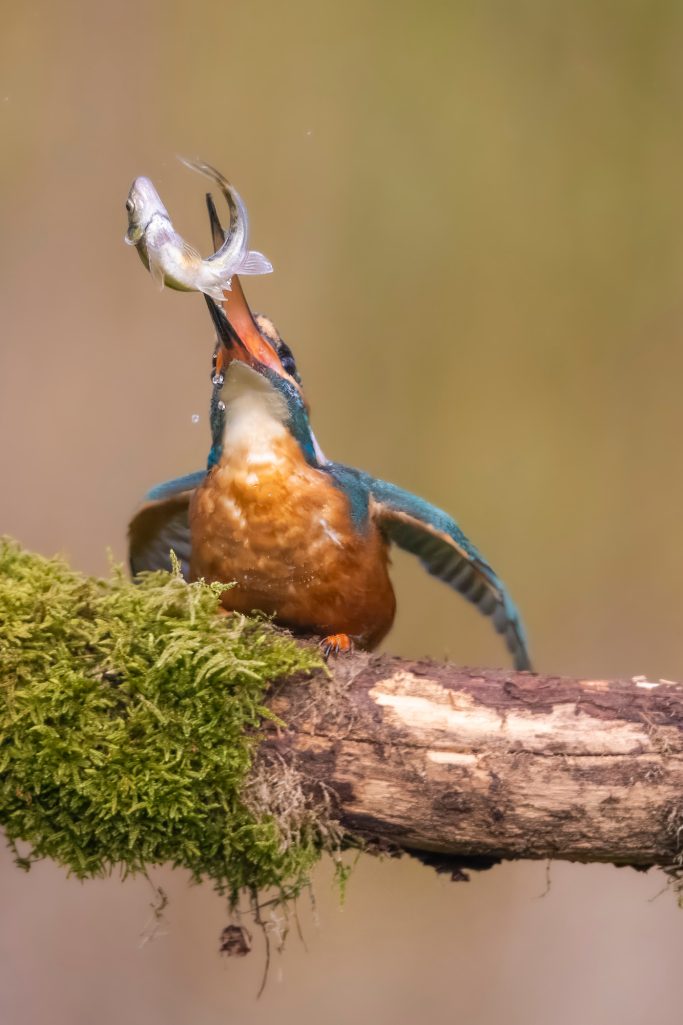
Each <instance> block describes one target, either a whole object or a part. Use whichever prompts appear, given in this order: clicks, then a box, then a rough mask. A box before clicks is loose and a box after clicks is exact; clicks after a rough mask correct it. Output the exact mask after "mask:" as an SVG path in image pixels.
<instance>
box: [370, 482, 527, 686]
mask: <svg viewBox="0 0 683 1025" xmlns="http://www.w3.org/2000/svg"><path fill="white" fill-rule="evenodd" d="M363 478H364V479H365V482H366V484H367V485H368V487H369V490H370V493H371V495H372V498H373V503H372V505H371V515H372V516H373V517H374V518H375V520H376V521H377V522H378V524H379V526H380V528H381V529H382V530H383V531H384V533H385V535H386V537H387V538H388V539H389V540H390V541H393V542H394V544H397V545H398V546H399V548H403V549H405V551H407V552H411V553H412V554H413V555H416V556H417V557H418V559H419V560H420V562H421V563H422V565H423V566H424V568H425V569H426V570H427V572H428V573H430V574H431V575H432V576H435V577H437V579H439V580H442V581H443V582H444V583H445V584H448V586H449V587H452V588H453V589H454V590H456V591H458V592H459V593H460V594H462V595H463V597H464V598H466V599H467V600H468V601H470V602H472V603H473V604H474V605H476V607H477V608H478V609H479V611H480V612H482V613H483V615H485V616H491V617H492V621H493V625H494V627H495V628H496V630H497V631H498V633H500V634H502V635H503V637H504V638H505V642H506V644H507V646H508V648H509V650H510V652H511V653H512V655H513V657H514V660H515V666H516V668H517V669H530V668H531V662H530V660H529V653H528V650H527V641H526V636H525V633H524V627H523V626H522V621H521V619H520V615H519V612H518V611H517V608H516V606H515V605H514V603H513V601H512V599H511V598H510V596H509V594H508V593H507V590H506V589H505V586H504V584H503V582H502V581H501V580H500V578H499V577H498V576H497V575H496V573H495V572H494V571H493V569H492V568H491V566H489V564H488V562H486V560H485V559H484V557H483V556H482V555H481V554H480V553H479V552H478V551H477V549H476V548H475V547H474V545H473V544H472V543H471V541H469V540H468V539H467V537H466V536H465V535H464V534H463V532H462V530H461V529H460V527H459V526H458V525H457V523H456V522H455V521H454V520H453V519H451V517H450V516H448V515H447V514H446V513H444V512H442V510H441V509H437V508H436V507H435V506H433V505H430V504H429V503H428V502H425V501H423V499H421V498H418V497H417V496H416V495H411V494H410V493H409V492H407V491H403V490H402V489H401V488H397V487H396V486H395V485H393V484H387V483H386V482H384V481H377V480H373V478H371V477H368V476H367V475H366V474H364V475H363Z"/></svg>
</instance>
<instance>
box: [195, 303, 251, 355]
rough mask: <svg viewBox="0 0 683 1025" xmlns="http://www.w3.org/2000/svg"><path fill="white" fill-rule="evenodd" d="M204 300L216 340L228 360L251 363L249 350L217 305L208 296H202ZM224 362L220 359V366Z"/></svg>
mask: <svg viewBox="0 0 683 1025" xmlns="http://www.w3.org/2000/svg"><path fill="white" fill-rule="evenodd" d="M204 299H205V300H206V305H207V306H208V307H209V313H210V314H211V320H212V321H213V326H214V328H215V329H216V334H217V335H218V339H219V341H220V342H221V343H222V345H223V347H224V348H225V349H226V350H227V353H228V358H229V359H239V360H242V362H243V363H253V362H254V360H253V358H252V356H251V353H250V351H249V349H248V348H247V346H246V345H245V344H244V342H243V341H242V339H241V338H240V336H239V335H238V334H237V332H236V331H235V329H234V327H233V326H232V324H231V323H230V321H229V320H228V318H227V317H226V315H225V313H224V312H223V310H222V309H221V307H220V306H219V305H218V303H217V302H214V300H213V299H212V298H211V297H210V296H208V295H204ZM224 362H225V359H224V358H223V359H221V365H222V364H223V363H224Z"/></svg>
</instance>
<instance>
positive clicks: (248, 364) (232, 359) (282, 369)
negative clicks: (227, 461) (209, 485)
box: [204, 193, 326, 467]
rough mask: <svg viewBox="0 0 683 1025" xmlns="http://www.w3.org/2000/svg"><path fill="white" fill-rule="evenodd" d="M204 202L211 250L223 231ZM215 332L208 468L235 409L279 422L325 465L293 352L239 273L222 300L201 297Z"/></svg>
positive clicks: (220, 240) (308, 454) (212, 207)
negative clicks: (256, 307) (256, 309)
mask: <svg viewBox="0 0 683 1025" xmlns="http://www.w3.org/2000/svg"><path fill="white" fill-rule="evenodd" d="M206 205H207V209H208V212H209V220H210V223H211V234H212V239H213V243H214V248H215V249H218V248H219V247H220V245H222V243H223V240H224V237H225V236H224V232H223V227H222V225H221V222H220V220H219V218H218V214H217V212H216V207H215V205H214V202H213V199H212V197H211V194H210V193H207V196H206ZM204 298H205V299H206V304H207V306H208V308H209V313H210V314H211V319H212V321H213V325H214V328H215V331H216V348H215V350H214V355H213V373H212V383H213V392H212V397H211V428H212V438H213V445H212V449H211V453H210V455H209V467H211V466H212V465H214V464H215V463H217V462H218V461H219V460H220V456H221V452H222V449H223V442H224V438H225V431H226V425H227V423H228V421H229V420H230V418H231V416H232V418H233V420H234V417H235V414H236V411H237V409H238V407H239V409H242V410H244V409H245V408H247V407H250V408H251V409H252V410H254V409H260V410H261V423H262V424H263V423H264V422H265V419H268V420H270V422H271V424H275V423H278V422H279V423H280V424H281V425H282V426H284V427H285V428H286V429H287V430H288V431H289V432H290V433H291V434H292V435H293V436H294V438H295V439H296V441H297V443H298V444H299V446H300V448H301V450H302V452H303V454H304V456H305V458H306V460H307V461H308V462H310V463H312V464H314V465H318V464H321V463H324V462H325V461H326V460H325V456H324V455H323V452H322V450H321V448H320V446H319V445H318V442H317V440H316V438H315V435H314V434H313V431H312V429H311V426H310V423H309V408H308V404H307V402H306V399H305V397H304V394H303V389H302V385H301V377H300V376H299V372H298V370H297V366H296V362H295V360H294V355H293V353H292V350H291V349H290V348H289V346H288V345H287V344H286V342H285V341H284V340H283V339H282V337H281V336H280V334H279V333H278V331H277V329H276V328H275V325H274V324H273V323H272V321H271V320H270V319H269V318H268V317H265V316H263V315H262V314H253V313H252V311H251V309H250V308H249V304H248V302H247V300H246V297H245V295H244V291H243V289H242V285H241V282H240V280H239V277H238V276H237V275H236V274H235V275H233V278H232V286H231V291H230V293H229V295H228V297H227V299H225V300H224V302H223V303H220V304H218V303H216V302H214V301H213V300H212V299H210V298H209V297H208V296H204Z"/></svg>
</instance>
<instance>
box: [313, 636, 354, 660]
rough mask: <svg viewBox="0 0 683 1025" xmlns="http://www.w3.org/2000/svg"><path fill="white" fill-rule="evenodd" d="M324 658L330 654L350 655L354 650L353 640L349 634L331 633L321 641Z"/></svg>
mask: <svg viewBox="0 0 683 1025" xmlns="http://www.w3.org/2000/svg"><path fill="white" fill-rule="evenodd" d="M320 647H321V648H322V653H323V658H325V659H328V658H329V657H330V655H350V654H351V653H352V652H353V641H352V640H351V638H350V637H349V635H348V634H329V635H328V636H327V637H323V639H322V640H321V641H320Z"/></svg>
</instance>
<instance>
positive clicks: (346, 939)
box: [0, 0, 683, 1025]
mask: <svg viewBox="0 0 683 1025" xmlns="http://www.w3.org/2000/svg"><path fill="white" fill-rule="evenodd" d="M682 47H683V6H681V5H680V4H678V3H674V2H666V0H655V2H650V3H645V2H637V0H622V2H620V3H614V2H604V3H601V4H596V3H590V2H588V0H583V2H577V3H572V4H557V3H556V4H547V3H543V2H541V0H526V2H524V0H522V2H519V3H515V4H509V3H505V2H503V0H490V2H484V3H472V2H470V3H465V2H460V0H455V2H452V3H439V2H435V0H431V2H423V3H421V4H417V3H415V4H407V3H398V4H397V3H389V2H377V3H360V2H357V0H350V2H346V3H343V4H342V3H314V2H303V0H293V2H291V3H288V4H279V3H275V2H272V0H270V2H258V0H256V2H254V0H252V2H251V3H245V2H241V3H236V2H230V0H228V2H222V3H218V2H211V0H199V2H196V3H194V4H191V5H190V4H179V3H177V2H173V0H172V2H166V3H161V2H156V3H152V2H145V0H141V2H135V3H133V2H131V0H123V2H121V3H119V4H115V5H114V4H103V3H96V4H89V3H86V2H85V0H71V2H69V0H67V2H64V3H60V4H53V3H48V2H47V0H42V2H37V3H33V2H27V3H25V4H22V5H12V6H10V5H9V4H6V5H5V8H4V11H3V31H2V34H1V36H0V140H1V145H0V219H1V224H2V243H1V245H0V272H1V273H0V282H1V284H0V296H1V301H2V320H3V340H2V346H1V348H0V436H1V437H2V447H1V449H0V471H1V478H0V479H1V480H2V487H1V490H0V496H1V499H0V509H1V513H2V515H1V518H0V530H2V531H4V532H7V533H11V534H13V535H15V536H16V537H18V538H19V539H20V540H21V541H23V542H24V543H25V544H26V545H27V546H30V547H32V548H35V549H37V550H39V551H41V552H44V553H46V554H49V553H52V552H54V551H57V550H59V551H62V552H64V553H66V554H67V555H68V557H69V558H70V559H71V561H72V563H73V564H74V565H75V566H77V567H80V568H81V569H83V570H87V571H91V572H100V571H103V570H105V568H106V565H107V555H106V549H107V546H110V547H111V549H112V550H113V551H114V553H115V555H116V556H117V557H118V558H123V557H124V553H125V527H126V522H127V518H128V517H129V515H130V513H131V512H132V510H133V509H134V507H135V505H136V502H137V501H138V500H139V498H140V496H141V495H142V494H143V493H144V491H145V490H146V489H147V488H148V487H149V486H150V485H151V484H153V483H155V482H157V481H159V480H162V479H164V478H165V477H168V476H172V475H176V474H179V473H182V472H186V471H189V470H192V469H195V468H198V467H200V466H201V465H202V464H203V462H204V459H205V455H206V451H207V448H208V440H207V439H208V426H207V404H208V392H209V366H210V353H211V349H212V332H211V329H210V326H209V321H208V318H207V316H206V312H205V309H204V304H203V301H202V300H201V298H200V297H199V296H191V295H183V294H178V293H172V292H168V291H166V292H164V293H163V294H160V293H159V292H157V291H156V289H155V287H154V285H153V283H152V281H151V279H150V278H149V276H148V275H147V274H146V273H145V272H144V271H143V269H142V267H141V265H140V263H139V261H138V259H137V257H136V256H135V254H133V253H131V252H130V250H128V249H127V248H126V247H125V246H124V245H123V234H124V231H125V211H124V207H123V204H124V201H125V198H126V193H127V190H128V187H129V185H130V182H131V180H132V178H133V177H134V176H135V175H138V174H147V175H149V176H151V177H152V178H153V180H154V181H155V183H156V184H157V186H158V188H159V190H160V192H161V194H162V197H163V198H164V200H165V202H166V203H167V205H168V207H169V209H170V211H171V214H172V216H173V219H174V222H175V224H176V227H177V228H178V229H179V230H180V231H181V232H182V233H183V234H184V235H185V236H186V237H187V238H188V239H189V240H190V241H191V242H193V243H194V244H198V245H200V247H202V248H203V250H204V251H205V252H206V251H208V232H207V226H206V216H205V212H204V208H203V188H204V187H203V184H202V182H201V181H200V180H199V179H198V178H196V177H194V176H192V175H191V174H189V173H188V172H187V171H186V170H185V169H183V168H182V167H181V165H180V164H178V163H177V161H176V160H175V154H176V153H182V154H188V155H198V156H201V157H203V158H204V159H207V160H209V161H211V162H213V163H215V164H216V165H217V166H218V167H220V168H221V169H222V170H223V171H225V173H226V174H228V175H229V177H231V178H232V179H233V180H234V181H235V183H236V184H237V186H238V188H239V189H240V191H241V193H242V195H243V196H244V198H245V200H246V202H247V203H248V206H249V210H250V214H251V221H252V236H251V238H252V244H253V246H254V247H255V248H258V249H261V250H263V251H264V252H265V253H267V255H268V256H269V257H270V258H271V259H272V261H273V263H274V265H275V268H276V273H275V274H274V275H272V276H271V277H268V278H260V279H252V280H250V281H248V282H247V290H248V295H249V298H250V301H251V303H252V305H253V306H254V308H255V309H257V310H262V311H264V312H268V313H269V314H270V315H271V316H272V317H273V319H274V320H275V322H276V323H277V325H278V326H279V328H280V330H281V331H282V334H283V336H284V337H285V339H286V340H287V341H288V342H289V343H290V345H291V346H292V347H293V349H294V351H295V353H296V356H297V359H298V362H299V365H300V369H301V371H302V373H303V376H304V383H305V386H306V391H307V395H308V397H309V399H310V401H311V403H312V406H313V421H314V425H315V428H316V432H317V434H318V436H319V438H320V440H321V443H322V445H323V447H324V448H325V450H326V452H327V453H328V454H329V455H331V456H333V457H334V458H337V459H340V460H343V461H346V462H350V463H352V464H355V465H357V466H361V467H363V468H365V469H367V470H369V471H371V472H373V473H375V474H377V475H378V476H382V477H386V478H387V479H389V480H393V481H395V482H396V483H399V484H401V485H403V486H405V487H408V488H410V489H411V490H414V491H417V492H418V493H420V494H422V495H424V496H425V497H427V498H429V499H431V500H432V501H434V502H436V503H437V504H439V505H441V506H443V507H445V508H446V509H448V510H449V511H450V512H452V513H453V514H454V515H455V516H456V518H457V519H458V520H459V522H460V523H461V525H462V526H463V527H464V528H465V530H466V531H467V532H468V533H469V534H470V536H471V537H472V538H473V540H474V541H475V542H476V543H477V544H478V545H479V546H480V547H481V548H482V550H483V551H484V553H485V554H486V556H487V557H488V558H489V559H490V561H491V562H492V563H493V565H494V566H495V567H496V569H497V570H498V572H499V573H500V574H501V575H502V576H503V578H504V579H505V580H506V582H507V583H508V585H509V587H510V590H511V592H512V594H513V596H514V598H515V600H516V601H517V602H518V603H519V605H520V607H521V609H522V612H523V614H524V617H525V620H526V623H527V627H528V629H529V632H530V637H531V644H532V652H533V655H534V657H535V661H536V664H537V666H538V668H539V669H540V670H542V671H548V672H563V673H572V674H587V675H590V676H603V675H625V676H631V675H634V674H639V673H644V674H649V675H650V676H654V677H655V678H657V677H659V676H663V677H667V678H674V679H675V678H680V677H681V675H682V673H681V665H680V663H681V648H682V642H681V636H680V623H681V619H682V617H683V587H682V586H681V584H682V581H683V544H681V540H680V528H679V520H680V509H681V505H682V503H683V466H682V465H681V460H680V456H679V439H680V437H681V435H682V434H683V406H682V404H681V402H680V399H679V388H680V381H681V378H682V376H683V337H682V335H683V301H682V299H681V284H682V283H683V204H682V202H681V182H682V178H683V175H682V171H683V132H682V128H683V119H682V115H683V62H682V61H681V51H682ZM197 413H198V414H199V421H198V423H194V422H193V419H192V418H193V414H197ZM395 578H396V584H397V590H398V595H399V616H398V619H397V623H396V627H395V629H394V631H393V633H392V634H391V635H390V637H389V639H388V640H387V642H386V647H387V648H388V649H390V650H393V651H396V652H398V653H402V654H411V655H421V654H425V653H427V654H430V655H433V656H437V657H440V656H443V655H448V656H450V657H452V658H454V659H457V660H459V661H463V662H470V663H473V662H474V663H483V664H499V663H500V661H502V660H503V659H504V657H505V656H504V653H503V649H502V646H501V645H500V643H499V641H498V639H497V638H496V637H495V636H494V635H493V633H492V631H491V630H490V626H489V624H487V623H485V622H483V621H482V622H480V621H479V619H478V618H477V616H476V614H475V613H474V612H473V611H472V610H470V609H469V608H468V607H466V606H465V603H463V602H462V601H461V600H459V599H457V598H456V597H455V596H453V595H451V594H450V593H449V592H448V591H447V590H446V589H444V588H442V587H440V585H438V584H437V583H435V582H433V581H430V580H429V579H428V578H427V577H426V576H425V575H424V574H423V573H422V571H421V570H420V569H419V567H417V566H413V565H412V564H411V563H410V560H409V559H407V558H405V559H404V558H402V557H397V558H396V560H395ZM550 878H551V886H550V890H549V892H548V893H547V894H546V895H545V896H544V898H543V899H537V898H538V897H539V895H540V894H542V893H544V891H545V890H546V874H545V867H544V866H542V865H513V866H504V867H502V868H497V869H495V870H493V871H492V872H489V873H486V874H484V875H481V876H480V877H477V878H476V879H475V880H474V881H473V882H471V883H470V884H469V885H455V884H451V883H448V882H446V881H444V880H443V879H440V878H437V877H436V876H435V875H434V874H433V873H432V872H430V871H429V870H427V869H425V868H422V867H420V866H418V865H416V864H414V863H411V862H408V861H401V862H386V863H378V862H374V861H370V860H369V859H366V860H363V861H362V862H361V863H360V865H359V866H358V869H357V871H356V873H355V875H354V876H353V878H352V880H351V883H350V886H349V897H348V901H347V904H346V906H345V908H344V909H343V910H340V908H339V906H338V903H337V900H336V896H335V894H334V892H333V890H332V888H331V886H330V871H329V866H328V867H323V868H322V870H321V871H320V872H319V874H318V878H317V882H316V895H317V910H316V912H315V914H314V913H313V912H312V911H311V910H310V909H309V908H308V907H303V908H302V919H303V922H304V930H305V934H306V939H307V944H308V950H307V951H306V950H305V949H304V948H303V946H302V945H301V944H300V942H299V941H298V939H297V938H296V937H293V938H292V939H291V940H290V943H289V948H288V950H287V951H286V953H285V955H284V957H283V958H282V959H280V960H279V962H278V963H277V965H276V966H275V967H274V969H273V973H272V977H271V982H270V985H269V987H268V989H267V990H266V993H265V995H264V997H263V998H262V999H261V1000H260V1001H258V1002H257V1001H256V1000H255V992H256V989H257V986H258V982H259V978H260V972H261V969H262V960H261V952H260V951H259V953H258V954H256V955H252V957H251V958H250V959H248V960H247V961H246V962H243V963H235V962H229V963H228V962H226V961H224V960H221V959H220V958H219V956H218V954H217V939H218V934H219V932H220V929H221V928H222V926H223V925H224V924H225V921H226V918H225V910H224V907H223V904H222V902H221V901H220V899H219V898H217V897H215V896H214V895H213V894H212V893H211V891H210V890H209V889H208V888H198V889H197V888H194V889H190V888H189V887H188V885H187V881H186V879H185V878H184V877H183V876H181V875H180V874H174V873H171V872H169V871H166V870H158V871H156V872H154V874H153V879H154V882H155V883H157V884H161V885H163V886H164V887H165V888H166V889H167V890H168V891H169V893H170V896H171V905H170V909H169V911H168V913H167V915H166V919H165V921H164V923H163V925H162V930H161V931H162V933H163V934H164V935H160V936H158V937H157V938H156V939H155V940H154V941H150V942H148V943H143V944H142V946H141V945H140V942H141V941H140V935H141V933H142V931H143V929H144V926H145V923H146V920H147V917H148V913H149V910H148V907H147V905H148V902H149V900H150V899H151V897H152V892H151V890H150V889H149V886H148V884H147V883H146V882H145V881H144V880H137V881H133V882H131V881H129V882H127V883H125V884H124V885H122V884H121V883H120V882H119V880H118V879H111V880H108V881H105V882H101V883H89V884H85V885H80V884H78V883H76V882H74V881H72V880H67V879H65V877H64V874H63V872H62V871H61V870H59V869H57V868H56V867H55V866H52V865H49V864H45V865H40V866H38V867H37V868H36V869H34V870H33V871H32V872H31V873H30V874H29V875H28V876H24V875H23V874H21V873H20V872H19V871H18V870H17V869H15V868H14V867H13V865H12V864H11V861H10V858H9V856H8V855H4V856H3V861H2V866H1V870H0V886H1V888H2V891H1V892H2V900H3V916H2V921H1V923H0V1020H1V1021H2V1022H3V1025H29V1023H33V1022H36V1021H41V1020H45V1019H47V1018H49V1020H50V1021H51V1023H52V1025H62V1023H64V1025H67V1023H68V1025H81V1023H83V1025H85V1023H88V1025H89V1023H90V1022H92V1021H93V1020H97V1021H98V1023H99V1025H118V1023H120V1022H123V1021H125V1022H127V1023H130V1025H136V1023H138V1022H140V1023H145V1025H161V1023H163V1025H185V1023H187V1022H189V1021H192V1022H196V1023H197V1025H218V1023H224V1022H233V1021H234V1022H240V1023H256V1025H260V1023H263V1022H266V1021H268V1022H270V1021H272V1020H273V1018H274V1017H275V1016H277V1019H278V1020H279V1021H282V1022H283V1023H285V1025H287V1023H290V1022H291V1023H301V1025H305V1023H307V1022H319V1021H323V1022H325V1023H326V1025H327V1023H330V1025H337V1023H340V1025H341V1023H346V1022H352V1021H364V1020H373V1021H374V1022H376V1023H378V1025H382V1023H390V1022H391V1023H396V1022H399V1023H402V1022H408V1021H413V1020H415V1019H421V1020H424V1021H428V1022H430V1023H432V1022H433V1023H435V1025H441V1023H443V1025H446V1023H449V1025H450V1023H452V1022H453V1021H454V1020H459V1021H462V1022H466V1023H467V1025H494V1023H496V1025H497V1023H502V1022H505V1023H506V1025H508V1023H512V1025H516V1023H520V1025H521V1023H524V1025H548V1023H549V1022H551V1023H553V1025H565V1023H567V1025H569V1023H574V1022H577V1021H583V1022H586V1023H588V1025H591V1023H593V1022H600V1023H613V1022H614V1023H619V1025H632V1023H633V1025H636V1023H640V1022H642V1021H644V1020H648V1021H649V1022H651V1023H653V1025H664V1023H666V1025H668V1023H672V1025H673V1023H678V1022H679V1021H680V1004H681V997H682V996H683V982H682V981H681V976H680V953H681V949H682V940H683V917H681V912H680V911H678V910H677V908H676V906H675V901H674V898H673V897H672V896H671V894H668V893H665V894H664V895H661V896H659V898H658V899H656V900H653V898H655V897H656V895H657V894H658V893H659V891H660V890H661V887H662V885H663V883H662V879H661V877H659V876H656V875H653V874H649V875H646V876H641V875H636V874H635V873H633V872H630V871H627V870H620V871H617V870H615V869H611V868H608V867H599V866H592V867H580V866H567V865H554V866H552V869H551V872H550Z"/></svg>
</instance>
